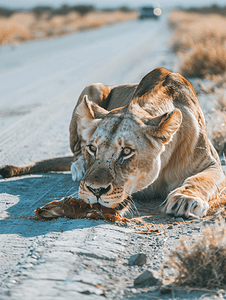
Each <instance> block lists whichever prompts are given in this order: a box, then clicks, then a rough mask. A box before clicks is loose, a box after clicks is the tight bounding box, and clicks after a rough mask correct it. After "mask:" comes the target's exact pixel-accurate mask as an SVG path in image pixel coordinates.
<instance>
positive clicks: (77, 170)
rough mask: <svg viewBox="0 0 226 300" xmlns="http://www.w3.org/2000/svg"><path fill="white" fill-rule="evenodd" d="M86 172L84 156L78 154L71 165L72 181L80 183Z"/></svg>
mask: <svg viewBox="0 0 226 300" xmlns="http://www.w3.org/2000/svg"><path fill="white" fill-rule="evenodd" d="M85 172H86V165H85V158H84V154H82V153H81V154H79V155H78V156H77V157H76V159H75V161H73V163H72V164H71V175H72V180H74V181H80V180H81V179H82V177H83V176H84V174H85Z"/></svg>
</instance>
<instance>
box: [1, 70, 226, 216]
mask: <svg viewBox="0 0 226 300" xmlns="http://www.w3.org/2000/svg"><path fill="white" fill-rule="evenodd" d="M70 147H71V150H72V152H73V154H74V158H73V162H72V158H71V157H67V158H56V159H51V160H44V161H40V162H36V163H33V164H29V165H26V166H21V167H10V166H5V167H3V168H1V169H0V174H2V175H3V177H10V176H17V175H21V174H29V173H35V172H48V171H64V170H69V168H70V165H71V173H72V178H73V180H75V181H80V187H79V197H80V198H81V199H83V200H84V201H85V202H87V203H89V204H94V203H97V202H99V203H100V204H101V205H103V206H106V207H110V208H114V207H117V206H118V205H119V204H120V203H123V201H124V200H125V199H126V198H127V196H128V195H130V194H132V193H135V192H137V191H140V190H142V189H144V188H146V187H148V186H149V189H148V191H149V197H150V199H151V198H157V197H161V198H165V201H164V204H163V211H164V212H166V213H168V214H173V215H175V216H186V217H189V216H197V217H201V216H204V215H206V213H207V210H208V207H209V205H208V201H209V200H211V199H213V198H214V197H217V195H218V193H219V192H220V191H221V190H222V189H223V188H224V187H225V175H224V173H223V171H222V168H221V164H220V159H219V157H218V154H217V152H216V150H215V149H214V147H213V146H212V144H211V142H210V141H209V139H208V137H207V132H206V127H205V121H204V116H203V113H202V111H201V108H200V106H199V102H198V99H197V97H196V94H195V91H194V89H193V87H192V86H191V84H190V83H189V82H188V81H187V80H186V79H185V78H184V77H182V76H181V75H179V74H176V73H172V72H170V71H168V70H166V69H164V68H157V69H155V70H153V71H152V72H150V73H148V74H147V75H146V76H145V77H144V78H143V79H142V80H141V82H140V83H139V84H132V85H130V84H129V85H121V86H106V85H103V84H101V83H99V84H91V85H89V86H88V87H86V88H85V89H84V90H83V92H82V94H81V95H80V97H79V100H78V103H77V105H76V107H75V109H74V111H73V114H72V120H71V124H70ZM71 162H72V164H71Z"/></svg>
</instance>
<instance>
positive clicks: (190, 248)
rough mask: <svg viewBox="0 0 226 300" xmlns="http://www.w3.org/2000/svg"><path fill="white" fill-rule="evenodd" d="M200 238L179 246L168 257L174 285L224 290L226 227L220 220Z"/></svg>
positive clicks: (209, 227) (183, 240)
mask: <svg viewBox="0 0 226 300" xmlns="http://www.w3.org/2000/svg"><path fill="white" fill-rule="evenodd" d="M201 233H202V236H201V237H199V236H197V237H196V242H194V243H193V244H191V245H189V239H188V238H187V239H185V238H184V239H181V240H180V245H179V246H178V247H177V248H176V249H174V250H173V251H172V253H171V254H169V261H167V263H166V265H168V266H169V267H170V268H172V269H173V270H174V272H175V274H176V279H175V282H176V283H177V284H178V285H181V286H189V287H196V288H209V289H210V288H226V276H225V274H226V227H225V223H224V222H223V221H222V220H221V221H220V222H219V223H218V222H216V223H215V226H214V227H211V226H206V227H205V228H204V229H203V230H202V232H201Z"/></svg>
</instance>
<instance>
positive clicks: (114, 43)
mask: <svg viewBox="0 0 226 300" xmlns="http://www.w3.org/2000/svg"><path fill="white" fill-rule="evenodd" d="M170 34H171V33H170V31H169V29H168V27H167V15H163V16H162V18H161V19H160V20H157V21H153V20H147V21H138V20H137V21H136V20H135V21H130V22H126V23H121V24H115V25H112V26H107V27H104V28H100V29H95V30H90V31H86V32H80V33H77V34H73V35H68V36H64V37H59V38H56V39H50V40H42V41H33V42H28V43H24V44H21V45H19V46H18V47H16V48H12V47H10V46H4V47H2V48H0V165H1V166H2V165H4V164H13V165H19V164H24V163H28V162H29V161H32V160H40V159H45V158H51V157H55V156H63V155H70V149H69V132H68V128H69V123H70V118H71V114H72V110H73V108H74V106H75V104H76V101H77V99H78V96H79V94H80V93H81V91H82V90H83V88H84V87H85V86H86V85H88V84H90V83H92V82H103V83H105V84H124V83H134V82H139V81H140V79H141V78H142V77H143V76H144V75H145V74H146V73H148V72H149V71H151V70H152V69H154V68H155V67H160V66H162V67H166V68H169V69H170V70H172V71H174V70H175V61H176V58H175V57H174V56H173V55H172V54H170V52H169V50H168V46H167V40H168V38H169V36H170ZM77 191H78V183H74V182H73V181H72V179H71V176H70V174H69V173H51V174H38V175H33V176H22V177H19V178H12V179H7V180H4V179H1V178H0V299H15V300H18V299H23V300H26V299H29V300H30V299H33V300H36V299H45V300H48V299H57V300H60V299H78V300H80V299H106V298H107V299H200V297H201V296H202V299H217V298H215V295H214V294H207V296H204V295H203V292H197V291H196V292H191V293H189V294H185V293H184V292H183V291H174V292H173V293H169V294H167V295H162V294H160V288H159V286H158V285H151V286H150V285H149V286H142V284H141V285H138V286H137V285H135V286H134V279H135V278H136V277H137V276H138V275H140V274H141V273H143V272H144V271H145V270H154V271H156V272H157V277H158V276H160V273H159V270H160V269H161V264H162V263H163V261H164V259H166V252H165V249H166V248H167V249H172V248H175V246H176V245H177V244H178V239H179V237H180V236H181V235H187V236H189V237H190V241H192V240H194V239H195V237H194V233H197V234H199V233H200V224H201V223H203V222H204V220H198V221H196V222H193V223H190V222H183V219H179V220H175V218H172V217H170V216H166V215H164V216H163V215H162V214H161V213H160V210H159V208H158V205H159V204H160V203H159V202H158V201H153V202H152V203H145V204H141V203H137V207H138V209H139V212H140V216H139V217H137V218H136V219H133V220H132V222H131V223H128V224H125V225H122V224H120V223H115V224H110V223H107V222H104V221H91V220H87V219H84V220H68V219H58V220H56V221H37V220H33V219H32V218H30V217H32V216H34V212H33V211H34V210H35V209H36V208H37V207H38V206H43V205H45V204H46V203H48V202H49V201H51V200H53V199H61V197H64V196H66V195H70V194H75V195H77ZM175 221H181V222H179V223H178V222H176V223H173V222H175ZM172 224H173V225H172ZM175 224H176V225H175ZM138 253H144V254H145V255H146V258H147V261H146V263H145V264H144V265H143V266H138V265H132V266H131V265H129V258H130V257H131V256H132V255H134V254H138ZM166 273H167V274H168V275H167V276H168V278H169V280H170V277H171V270H168V269H166ZM203 296H204V297H203Z"/></svg>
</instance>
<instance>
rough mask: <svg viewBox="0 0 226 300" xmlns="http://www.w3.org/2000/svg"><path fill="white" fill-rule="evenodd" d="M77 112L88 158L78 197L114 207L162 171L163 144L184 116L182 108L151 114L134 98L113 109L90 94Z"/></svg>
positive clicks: (88, 201)
mask: <svg viewBox="0 0 226 300" xmlns="http://www.w3.org/2000/svg"><path fill="white" fill-rule="evenodd" d="M77 114H78V132H79V134H80V136H81V138H82V140H83V141H85V142H84V147H85V162H86V173H85V175H84V177H83V179H82V180H81V182H80V187H79V197H80V198H81V199H83V200H84V201H86V202H87V203H90V204H93V203H96V202H99V203H100V204H102V205H104V206H106V207H111V208H114V207H116V206H117V205H119V204H120V203H121V202H123V201H124V200H125V199H126V198H127V196H128V195H129V194H131V193H134V192H136V191H138V190H140V189H143V188H145V187H146V186H148V185H149V184H151V183H152V182H153V181H154V180H155V179H156V178H157V177H158V174H159V171H160V167H161V161H160V155H161V153H162V152H163V151H164V148H165V146H164V145H165V144H166V143H168V142H169V141H170V140H171V138H172V136H173V134H174V133H175V132H176V131H177V129H178V128H179V126H180V124H181V119H182V115H181V112H180V110H179V109H174V110H173V111H172V112H169V113H165V114H163V115H161V116H157V117H153V116H151V115H150V114H149V113H148V112H147V111H145V110H144V109H143V108H141V107H140V106H139V105H138V104H136V103H133V104H130V105H128V106H125V107H121V108H119V109H115V110H112V111H110V112H109V111H107V110H105V109H103V108H101V107H100V106H98V105H97V104H95V103H92V102H91V101H89V100H88V98H87V96H85V97H84V98H83V101H82V102H81V104H80V105H79V106H78V108H77Z"/></svg>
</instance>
